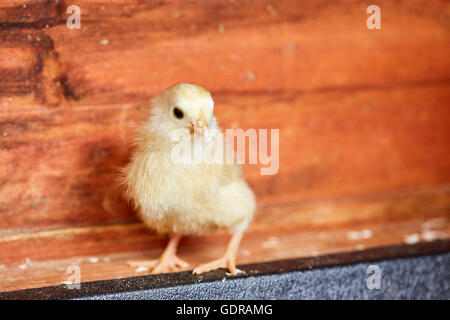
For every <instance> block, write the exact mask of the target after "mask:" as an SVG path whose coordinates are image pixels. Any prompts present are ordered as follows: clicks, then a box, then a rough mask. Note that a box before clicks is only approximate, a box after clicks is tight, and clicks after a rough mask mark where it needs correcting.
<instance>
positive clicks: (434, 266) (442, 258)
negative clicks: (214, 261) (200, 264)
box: [89, 253, 450, 300]
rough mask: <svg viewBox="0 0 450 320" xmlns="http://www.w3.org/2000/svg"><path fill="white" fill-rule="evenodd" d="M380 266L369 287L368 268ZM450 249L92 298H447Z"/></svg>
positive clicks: (449, 289)
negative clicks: (377, 279)
mask: <svg viewBox="0 0 450 320" xmlns="http://www.w3.org/2000/svg"><path fill="white" fill-rule="evenodd" d="M370 265H377V266H378V267H379V268H380V270H381V288H380V289H379V290H378V289H372V290H369V289H368V288H367V285H366V281H367V278H368V277H369V276H370V275H371V274H368V273H367V267H368V266H370ZM449 267H450V253H443V254H435V255H428V256H420V257H413V258H403V259H394V260H385V261H378V262H367V263H359V264H353V265H346V266H336V267H328V268H320V269H314V270H303V271H294V272H286V273H277V274H271V275H263V276H258V277H247V278H238V279H229V278H228V279H226V280H225V281H215V282H207V283H196V284H188V285H180V286H174V287H163V288H155V289H147V290H140V291H130V292H121V293H114V294H104V295H96V296H92V297H89V299H122V300H130V299H171V300H174V299H449V298H450V288H449V283H450V281H449V280H450V278H449V270H450V269H449Z"/></svg>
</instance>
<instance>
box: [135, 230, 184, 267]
mask: <svg viewBox="0 0 450 320" xmlns="http://www.w3.org/2000/svg"><path fill="white" fill-rule="evenodd" d="M180 238H181V237H180V236H173V237H171V238H170V240H169V243H168V244H167V247H166V249H165V250H164V252H163V254H162V255H161V257H160V258H159V259H156V260H143V261H139V260H133V261H128V262H127V264H128V265H129V266H132V267H145V268H151V269H152V274H155V273H167V272H173V271H179V270H183V269H186V268H188V267H189V263H187V262H185V261H183V260H181V259H180V258H178V257H177V255H176V250H177V247H178V242H179V241H180Z"/></svg>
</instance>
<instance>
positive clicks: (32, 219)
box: [0, 85, 450, 230]
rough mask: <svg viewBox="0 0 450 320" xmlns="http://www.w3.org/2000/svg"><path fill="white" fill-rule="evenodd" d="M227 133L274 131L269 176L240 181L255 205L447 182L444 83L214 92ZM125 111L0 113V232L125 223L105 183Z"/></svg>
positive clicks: (129, 122)
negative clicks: (274, 165)
mask: <svg viewBox="0 0 450 320" xmlns="http://www.w3.org/2000/svg"><path fill="white" fill-rule="evenodd" d="M216 101H217V111H216V113H217V116H218V119H219V121H220V123H221V125H223V127H225V128H233V127H242V128H280V146H279V148H280V165H279V172H278V173H277V174H276V175H273V176H261V175H260V170H259V169H260V166H259V165H257V166H255V165H247V166H246V168H245V174H246V176H247V178H248V181H249V183H250V185H251V186H252V188H253V189H254V190H255V192H256V196H257V199H258V203H259V205H277V204H282V203H290V202H303V201H312V200H321V199H330V198H346V197H354V196H360V195H365V194H377V193H383V194H387V193H389V192H393V191H396V190H402V189H405V188H406V189H408V188H413V187H418V186H431V185H439V184H443V183H448V181H450V160H449V156H450V153H449V147H448V141H449V139H450V131H449V130H448V128H449V126H450V116H449V112H450V108H449V106H448V101H450V90H449V86H448V85H440V86H438V85H431V86H418V87H414V88H409V87H407V88H398V89H391V90H376V91H371V90H369V91H366V90H363V91H356V92H352V93H349V92H344V93H343V92H341V91H336V92H328V93H316V94H296V95H293V94H292V95H290V94H283V93H273V94H266V95H262V94H258V95H231V94H230V95H218V96H217V97H216ZM139 121H140V120H139V112H138V110H137V107H136V106H135V105H116V106H105V107H103V108H101V109H99V108H98V107H85V108H76V109H66V108H63V109H55V110H52V111H49V112H47V113H42V112H39V111H30V112H27V113H20V114H16V113H11V114H6V113H5V114H1V115H0V148H1V149H2V153H1V154H0V168H1V170H0V185H1V186H2V187H1V188H0V210H1V212H2V219H0V230H1V229H3V230H5V229H14V230H15V229H17V230H20V229H29V228H45V227H51V228H55V227H62V226H65V225H85V224H95V223H107V222H118V221H130V220H133V219H134V215H133V213H132V212H131V211H130V209H129V208H127V206H126V205H125V204H124V202H123V200H122V198H121V196H120V190H119V189H118V188H117V186H116V185H114V182H115V180H116V177H117V173H116V172H117V170H116V169H117V168H118V167H120V166H122V165H124V164H125V163H126V161H127V159H128V156H129V154H130V144H131V139H132V128H131V127H132V126H133V125H135V124H136V123H138V122H139Z"/></svg>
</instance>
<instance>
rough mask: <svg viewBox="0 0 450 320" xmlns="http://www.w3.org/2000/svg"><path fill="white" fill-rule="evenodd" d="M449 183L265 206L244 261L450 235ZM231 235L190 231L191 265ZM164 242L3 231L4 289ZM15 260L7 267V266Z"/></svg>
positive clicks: (79, 231)
mask: <svg viewBox="0 0 450 320" xmlns="http://www.w3.org/2000/svg"><path fill="white" fill-rule="evenodd" d="M449 208H450V189H449V187H448V186H447V187H442V188H440V189H439V191H437V190H436V189H433V190H420V191H419V190H417V191H415V192H409V193H407V194H398V195H395V196H392V197H391V198H368V199H359V200H353V201H343V200H341V201H329V202H319V203H308V204H303V205H289V206H282V207H277V208H275V207H271V208H265V209H261V210H260V212H259V214H258V216H257V218H256V220H255V223H254V224H253V225H252V226H251V228H250V229H249V231H248V232H247V233H246V236H245V237H244V240H243V243H242V247H241V250H240V252H239V257H238V262H239V263H240V264H246V263H254V262H264V261H273V260H279V259H288V258H298V257H311V256H321V255H324V254H329V253H336V252H347V251H355V250H356V251H358V250H367V249H370V248H374V247H380V246H389V245H394V244H405V243H406V244H415V243H417V242H429V241H434V240H438V239H448V238H449V237H450V225H449V218H450V216H449ZM227 238H228V236H225V235H223V234H217V235H212V236H207V237H202V238H197V237H189V238H185V239H184V240H183V242H182V243H181V247H180V256H181V258H183V259H186V260H188V261H189V262H190V263H191V264H192V266H195V265H196V264H198V263H200V262H204V261H207V260H209V259H213V258H215V257H217V256H219V255H220V254H221V252H222V250H223V249H224V246H225V243H226V240H227ZM164 243H165V240H164V239H163V238H161V237H160V236H158V235H155V234H152V233H150V232H148V231H147V230H146V228H145V227H144V226H143V225H140V224H129V225H110V226H97V227H84V228H66V229H60V230H53V231H41V232H32V233H17V234H9V235H2V236H1V237H0V252H1V255H0V257H1V260H0V262H1V263H3V264H5V265H4V266H3V267H2V268H0V291H7V290H17V289H23V288H32V287H42V286H49V285H58V284H61V283H62V281H64V280H65V278H66V275H65V272H66V269H67V267H68V266H69V265H72V264H77V265H79V266H80V267H81V270H82V281H83V282H85V281H94V280H101V279H112V278H122V277H131V276H136V275H142V274H147V273H148V272H143V273H136V272H135V270H133V269H131V268H129V267H128V266H127V265H126V263H125V262H126V260H127V259H145V258H153V257H156V256H158V255H159V254H160V252H161V250H162V248H163V246H164ZM6 265H8V266H6Z"/></svg>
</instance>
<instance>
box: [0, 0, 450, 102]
mask: <svg viewBox="0 0 450 320" xmlns="http://www.w3.org/2000/svg"><path fill="white" fill-rule="evenodd" d="M31 3H33V4H34V7H31V4H30V3H29V4H28V6H27V8H23V7H22V6H21V4H20V2H18V3H17V6H14V7H13V6H7V8H4V7H3V8H2V7H0V17H2V18H0V21H2V24H1V25H2V30H3V31H1V32H0V38H1V39H2V47H7V48H23V50H25V51H29V50H34V51H35V55H36V57H37V58H36V60H35V63H34V64H33V65H32V66H29V67H22V68H15V69H12V70H13V72H14V77H16V80H15V81H14V84H13V83H12V81H11V78H12V77H13V76H12V75H11V74H10V73H9V72H11V70H10V69H3V68H2V67H1V66H0V70H1V72H0V75H2V76H1V77H0V79H2V83H3V85H2V86H0V97H2V101H0V102H3V110H18V109H22V110H23V109H30V108H39V106H44V107H47V108H50V107H56V106H62V105H87V104H89V105H92V104H95V105H103V104H110V103H112V102H130V101H131V100H134V101H136V100H139V101H144V100H147V99H148V98H149V97H151V96H152V95H154V94H155V93H157V92H158V91H160V90H162V89H163V88H165V87H167V86H170V85H172V84H173V83H175V82H180V81H188V82H195V83H200V84H202V85H204V86H205V87H207V88H209V89H210V90H211V91H213V92H224V91H226V92H230V91H231V92H237V93H241V92H248V91H252V92H255V91H256V92H272V91H277V90H290V91H291V90H293V91H298V90H306V91H310V90H323V89H326V88H335V87H344V88H345V87H361V86H363V87H374V86H375V87H377V86H389V85H396V84H398V83H411V82H413V83H414V82H422V81H442V80H448V79H449V78H450V76H449V73H448V70H449V69H450V65H449V60H448V58H447V55H448V43H449V32H448V15H449V13H450V5H449V3H448V2H447V1H432V2H430V1H426V0H414V1H407V2H406V1H402V2H397V1H379V3H378V4H379V6H380V7H381V8H382V11H383V18H382V19H383V29H382V30H379V31H371V30H368V29H367V28H366V19H367V16H368V15H367V14H366V12H365V9H366V7H365V6H364V5H363V4H361V2H360V1H356V0H355V1H345V2H344V1H337V2H336V1H329V0H319V1H312V2H305V1H300V0H296V1H278V2H277V4H273V3H272V2H270V1H255V0H252V1H242V2H241V1H239V2H235V1H227V0H216V1H211V2H208V3H205V2H203V1H191V2H189V3H186V2H183V1H158V2H148V3H147V2H141V1H134V0H132V1H117V2H115V3H109V2H105V1H75V2H71V4H78V5H79V6H80V8H81V10H82V22H81V25H82V29H81V30H69V29H67V28H66V26H65V19H66V18H67V16H68V15H67V14H66V13H65V11H64V10H62V9H61V8H62V7H64V6H66V5H65V3H64V1H62V0H61V1H59V5H56V4H55V3H53V2H51V1H48V2H40V1H31ZM446 17H447V18H446ZM446 19H447V20H446ZM46 26H48V28H47V27H46ZM424 30H426V32H424ZM102 40H107V41H102ZM102 43H107V44H106V45H104V44H102ZM30 74H32V75H33V77H29V75H30ZM26 81H29V83H27V82H26ZM9 98H13V101H10V100H9Z"/></svg>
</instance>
